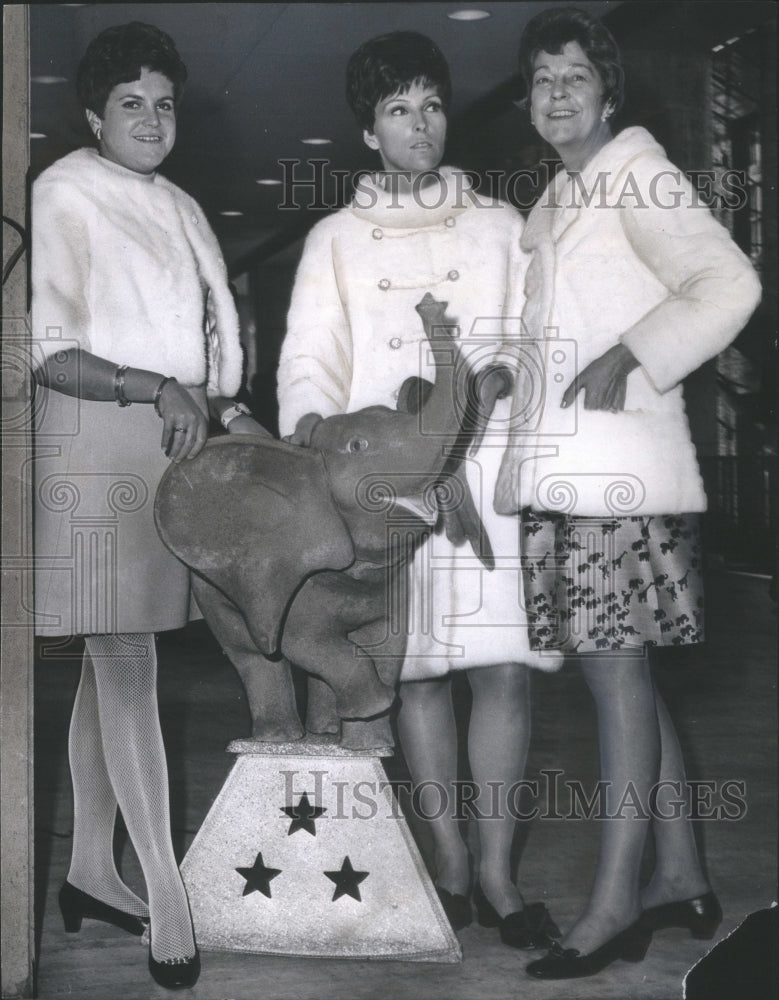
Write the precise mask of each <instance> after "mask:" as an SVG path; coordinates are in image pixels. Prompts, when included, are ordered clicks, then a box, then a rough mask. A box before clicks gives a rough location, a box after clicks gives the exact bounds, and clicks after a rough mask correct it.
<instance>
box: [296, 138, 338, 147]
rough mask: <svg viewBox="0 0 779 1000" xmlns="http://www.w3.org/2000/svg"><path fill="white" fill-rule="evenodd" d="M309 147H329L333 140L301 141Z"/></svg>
mask: <svg viewBox="0 0 779 1000" xmlns="http://www.w3.org/2000/svg"><path fill="white" fill-rule="evenodd" d="M300 141H301V142H304V143H305V144H306V145H307V146H329V145H330V143H331V142H332V141H333V140H332V139H301V140H300Z"/></svg>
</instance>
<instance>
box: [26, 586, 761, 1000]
mask: <svg viewBox="0 0 779 1000" xmlns="http://www.w3.org/2000/svg"><path fill="white" fill-rule="evenodd" d="M708 626H709V642H708V643H707V644H706V646H705V647H701V648H699V649H686V650H673V651H671V652H670V655H666V656H664V658H663V661H662V662H661V663H660V664H659V665H658V668H657V678H658V683H659V685H660V687H661V689H662V690H663V692H664V694H665V696H666V700H667V701H668V703H669V706H670V708H671V711H672V714H673V716H674V718H675V720H676V722H677V726H678V728H679V731H680V734H681V737H682V741H683V743H684V746H685V752H686V756H687V762H688V772H689V777H690V778H691V779H695V780H698V781H701V782H710V783H713V785H711V790H710V794H709V793H708V791H707V790H708V789H709V786H708V785H701V786H700V787H701V789H702V793H701V794H702V798H701V803H702V807H701V812H702V813H706V811H707V810H708V811H709V812H715V811H717V810H720V811H723V810H724V811H725V812H730V813H731V814H733V815H734V816H735V817H736V818H733V819H727V818H720V819H719V820H714V819H701V821H700V822H698V823H697V824H696V827H697V834H698V836H699V839H700V844H701V848H702V852H703V856H704V858H705V861H706V865H707V868H708V871H709V875H710V880H711V883H712V885H713V886H714V888H715V890H716V892H717V893H718V895H719V897H720V900H721V902H722V906H723V910H724V913H725V917H724V920H723V923H722V925H721V927H720V929H719V931H718V933H717V939H721V938H723V937H725V936H726V935H727V934H728V933H729V932H731V931H732V930H733V929H734V928H735V927H736V926H737V925H738V924H739V923H740V922H741V921H742V920H744V918H745V917H746V916H747V915H748V914H750V913H751V912H753V911H756V910H758V909H760V908H763V907H766V906H770V905H771V903H772V901H773V900H774V899H775V898H776V884H777V870H776V860H777V859H776V838H777V797H776V788H777V781H776V779H777V774H776V766H777V753H776V749H777V747H776V736H777V717H776V712H777V701H776V657H775V648H776V636H775V632H776V605H775V603H774V602H773V601H772V599H771V597H770V596H769V587H768V581H767V580H765V579H763V578H759V577H752V576H747V575H736V574H727V573H724V572H717V573H713V574H711V575H710V578H709V580H708ZM159 652H160V682H159V691H160V703H161V716H162V723H163V730H164V734H165V739H166V744H167V749H168V757H169V768H170V776H171V804H172V823H173V829H174V841H175V847H176V851H177V855H178V856H179V857H180V858H182V857H183V856H184V854H185V853H186V850H187V848H188V846H189V844H190V843H191V841H192V838H193V836H194V834H195V833H196V831H197V829H198V827H199V825H200V823H201V822H202V820H203V819H204V817H205V815H206V814H207V812H208V810H209V807H210V805H211V802H212V801H213V799H214V797H215V796H216V794H217V793H218V791H219V789H220V787H221V785H222V783H223V781H224V779H225V777H226V775H227V773H228V771H229V768H230V766H231V762H232V758H231V757H230V756H228V755H227V754H226V753H225V752H224V749H225V746H226V745H227V743H228V742H229V741H230V740H231V739H234V738H237V737H241V736H245V735H247V734H248V727H249V718H248V711H247V708H246V703H245V698H244V696H243V692H242V689H241V687H240V684H239V682H238V679H237V677H236V675H235V674H234V672H233V670H232V668H231V666H230V665H229V663H228V662H227V661H226V659H225V658H224V657H223V655H222V654H221V652H220V650H219V649H218V647H217V646H216V645H215V643H214V642H213V640H212V639H211V637H210V635H209V633H208V631H207V629H206V628H205V626H204V625H203V624H202V623H193V624H191V625H190V626H189V627H188V628H187V629H185V630H183V631H182V632H179V633H168V634H167V635H164V636H160V640H159ZM78 675H79V659H78V648H77V647H76V646H73V647H66V648H64V649H63V650H61V651H60V655H59V657H58V658H57V659H53V660H52V659H46V660H41V661H39V663H38V664H37V673H36V751H35V752H36V774H37V783H36V831H37V832H36V866H37V870H36V876H37V878H36V886H37V889H36V892H37V908H38V927H37V930H38V953H39V957H38V990H39V992H38V996H39V997H41V998H42V1000H60V998H65V997H70V998H72V997H77V998H79V1000H107V998H109V997H123V998H124V1000H141V998H143V1000H148V998H156V997H162V996H166V995H168V994H167V992H166V991H165V990H162V989H161V988H159V987H158V986H157V985H156V984H155V983H154V982H153V981H152V980H151V978H150V977H149V975H148V971H147V968H146V953H145V949H144V948H143V947H142V946H141V945H140V944H139V940H138V939H137V938H131V937H129V936H128V935H126V934H124V933H123V932H121V931H119V930H117V929H115V928H113V927H110V926H108V925H105V924H101V923H97V922H91V921H85V923H84V925H83V928H82V930H81V932H80V933H79V934H74V935H66V934H65V933H64V931H63V928H62V923H61V919H60V915H59V912H58V909H57V903H56V894H57V891H58V889H59V886H60V885H61V883H62V881H63V879H64V877H65V874H66V872H67V865H68V858H69V853H70V837H71V829H72V806H71V800H70V785H69V777H68V765H67V754H66V746H67V726H68V717H69V712H70V707H71V702H72V698H73V695H74V692H75V689H76V685H77V683H78ZM458 690H462V689H459V688H458ZM533 698H534V736H533V744H532V751H531V761H530V767H529V774H528V777H530V778H534V777H535V778H540V779H543V773H544V772H546V771H549V770H553V769H559V770H561V771H563V772H564V774H563V775H562V777H561V779H560V782H561V784H560V798H559V799H558V814H559V815H561V816H564V814H565V813H566V812H567V810H568V807H569V798H566V796H565V794H564V792H565V786H564V784H563V782H564V781H566V780H569V779H581V780H582V781H584V782H585V783H587V782H594V781H595V780H597V746H596V742H595V727H594V718H593V710H592V707H591V703H590V699H589V695H588V693H587V691H586V689H585V687H584V685H583V682H582V679H581V676H580V674H579V671H578V670H577V668H576V667H575V666H573V665H569V666H566V667H565V668H564V670H563V671H562V672H561V673H559V674H555V675H542V674H537V675H536V676H535V677H534V689H533ZM465 710H466V707H465V706H463V711H465ZM386 766H387V769H388V772H389V774H390V776H391V777H394V778H399V777H403V775H404V767H403V762H402V759H401V758H400V757H399V756H396V758H395V759H394V760H389V761H387V762H386ZM728 781H730V782H735V783H739V782H740V783H743V785H739V784H731V785H729V786H727V785H726V784H725V783H726V782H728ZM728 788H729V790H730V791H729V792H728ZM728 794H729V795H730V799H729V800H728V799H726V796H727V795H728ZM707 795H708V798H707ZM739 802H740V803H741V805H739ZM744 806H745V808H744ZM551 811H552V810H551V809H548V810H547V812H551ZM418 832H419V835H420V839H421V844H422V846H423V848H424V846H425V841H424V836H423V831H418ZM597 839H598V823H597V821H594V820H580V821H576V820H573V821H572V820H570V819H565V818H559V819H558V818H550V817H549V816H546V817H543V816H542V817H540V818H539V819H537V820H535V821H534V822H533V823H530V824H527V825H525V826H523V828H522V829H521V830H520V837H519V838H518V840H519V841H520V846H521V864H520V868H519V870H520V883H521V886H522V888H523V891H524V893H525V896H526V898H527V899H529V900H536V899H543V900H544V901H545V902H546V903H547V905H548V907H549V909H550V911H551V912H552V914H553V915H554V917H555V919H556V920H557V921H558V923H559V924H561V925H562V926H563V927H565V926H567V925H569V924H570V923H571V922H572V921H573V920H574V919H575V917H576V915H577V913H578V912H579V911H580V909H581V908H582V906H583V904H584V902H585V900H586V897H587V892H588V888H589V883H590V879H591V875H592V871H593V866H594V862H595V858H596V852H597ZM117 850H118V852H119V857H120V858H121V866H122V869H123V872H124V875H125V878H126V880H127V881H128V882H129V883H130V884H131V885H133V886H134V887H135V888H136V889H137V890H139V891H140V892H143V882H142V878H141V875H140V871H139V868H138V866H137V862H136V861H135V858H134V855H133V853H132V850H131V849H130V848H129V846H128V844H127V840H126V837H123V836H121V833H120V834H119V835H118V837H117ZM649 863H651V857H648V858H647V864H649ZM459 939H460V943H461V945H462V950H463V961H462V962H461V963H459V964H452V965H441V964H431V963H412V962H384V961H380V962H369V961H349V960H323V959H313V958H308V959H299V958H298V959H295V958H280V957H271V956H259V955H245V954H239V953H222V952H207V953H204V955H203V972H202V975H201V977H200V980H199V981H198V983H197V985H196V986H195V988H194V989H192V990H191V991H189V992H184V993H183V994H182V995H183V996H192V997H193V998H199V1000H259V998H261V997H262V998H265V997H267V998H273V1000H293V998H294V1000H314V998H316V1000H329V998H333V1000H335V998H337V1000H359V998H366V1000H367V998H370V1000H385V998H392V1000H403V998H407V1000H475V998H481V997H489V998H490V1000H504V998H506V1000H508V998H516V997H522V998H527V1000H545V998H551V997H554V998H556V1000H566V998H570V1000H574V998H575V1000H586V998H598V1000H607V998H620V1000H625V998H626V997H629V998H630V1000H649V998H652V1000H671V998H681V997H682V995H683V985H682V984H683V980H684V976H685V974H686V972H687V971H688V970H689V969H690V968H691V966H692V965H693V964H694V963H695V962H697V961H698V960H699V959H700V958H701V957H702V956H704V955H705V954H706V952H707V951H708V950H709V948H710V947H711V944H710V943H709V942H701V941H695V940H693V939H692V938H691V937H690V936H689V935H688V934H687V933H686V932H685V931H682V930H666V931H663V932H660V933H656V934H655V936H654V940H653V943H652V946H651V948H650V950H649V952H648V954H647V956H646V958H645V959H644V961H643V962H641V963H638V964H630V965H629V964H626V963H623V962H617V963H615V964H613V965H612V966H610V967H609V968H608V969H606V970H604V971H603V972H601V973H599V974H598V975H597V976H594V977H592V978H590V979H583V980H576V981H573V982H568V983H565V982H563V983H561V982H548V983H544V982H537V981H535V980H532V979H530V978H529V977H528V976H527V975H526V974H525V973H524V971H523V970H524V966H525V965H526V963H527V961H528V960H529V958H530V957H533V954H534V953H526V952H518V951H515V950H513V949H509V948H506V947H505V946H503V945H501V943H500V941H499V939H498V936H497V932H496V931H495V930H490V929H486V928H482V927H479V926H477V925H475V924H474V925H473V926H471V927H469V928H466V929H465V930H464V931H461V932H460V934H459ZM536 954H537V953H536ZM732 995H736V994H732ZM753 995H754V997H755V1000H758V997H759V996H760V995H759V993H757V992H754V993H752V992H750V987H749V977H748V974H747V975H742V977H741V988H740V989H739V993H738V997H739V1000H748V998H750V997H751V996H753ZM768 995H769V994H767V993H766V994H765V996H768Z"/></svg>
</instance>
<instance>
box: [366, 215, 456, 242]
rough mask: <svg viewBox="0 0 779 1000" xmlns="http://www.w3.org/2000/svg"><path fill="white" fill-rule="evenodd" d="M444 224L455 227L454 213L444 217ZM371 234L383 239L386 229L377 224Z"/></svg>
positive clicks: (375, 238) (449, 227)
mask: <svg viewBox="0 0 779 1000" xmlns="http://www.w3.org/2000/svg"><path fill="white" fill-rule="evenodd" d="M444 225H445V226H446V228H447V229H454V227H455V226H456V225H457V220H456V219H455V218H454V216H453V215H447V217H446V218H445V219H444ZM371 236H372V237H373V238H374V240H383V239H384V230H383V229H379V227H378V226H377V227H376V229H374V230H373V232H372V233H371Z"/></svg>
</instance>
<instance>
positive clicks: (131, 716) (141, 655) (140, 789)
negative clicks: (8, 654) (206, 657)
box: [86, 633, 195, 961]
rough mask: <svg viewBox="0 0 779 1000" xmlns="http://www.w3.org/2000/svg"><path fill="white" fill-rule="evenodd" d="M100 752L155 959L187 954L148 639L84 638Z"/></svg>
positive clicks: (190, 949) (187, 921) (190, 940)
mask: <svg viewBox="0 0 779 1000" xmlns="http://www.w3.org/2000/svg"><path fill="white" fill-rule="evenodd" d="M86 645H87V649H88V651H89V654H90V656H91V658H92V662H93V664H94V669H95V678H96V680H97V699H98V707H99V712H100V728H101V732H102V734H103V751H104V754H105V761H106V766H107V771H108V775H109V777H110V780H111V785H112V787H113V790H114V794H115V795H116V800H117V802H118V803H119V808H120V809H121V810H122V816H123V817H124V821H125V823H126V825H127V830H128V832H129V834H130V839H131V841H132V844H133V847H134V848H135V851H136V853H137V855H138V860H139V861H140V863H141V868H142V869H143V875H144V879H145V881H146V889H147V892H148V894H149V915H150V919H151V935H152V951H153V955H154V958H155V959H156V960H157V961H165V960H168V959H175V958H179V959H182V958H190V957H191V956H193V955H194V953H195V940H194V935H193V931H192V920H191V918H190V914H189V904H188V901H187V894H186V891H185V889H184V883H183V882H182V881H181V875H180V874H179V870H178V865H177V864H176V858H175V855H174V853H173V844H172V843H171V835H170V808H169V802H168V767H167V761H166V759H165V747H164V745H163V742H162V731H161V729H160V721H159V712H158V707H157V653H156V650H155V647H154V636H153V635H149V634H140V633H135V634H132V635H100V636H89V637H88V638H87V640H86Z"/></svg>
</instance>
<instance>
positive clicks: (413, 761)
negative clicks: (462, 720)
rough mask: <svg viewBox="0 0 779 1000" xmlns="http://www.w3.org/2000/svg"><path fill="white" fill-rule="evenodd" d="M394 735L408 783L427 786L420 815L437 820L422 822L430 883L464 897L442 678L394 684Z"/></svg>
mask: <svg viewBox="0 0 779 1000" xmlns="http://www.w3.org/2000/svg"><path fill="white" fill-rule="evenodd" d="M398 732H399V735H400V742H401V745H402V747H403V753H404V755H405V757H406V760H407V762H408V766H409V770H410V771H411V777H412V780H413V782H414V784H415V785H417V786H418V785H421V784H422V783H423V782H430V783H431V784H430V785H429V786H426V787H425V788H424V789H423V790H422V793H421V795H420V796H419V807H420V809H421V811H422V813H423V814H424V815H425V816H426V817H437V818H431V819H429V820H428V826H429V828H430V832H431V835H432V838H433V849H434V855H435V867H436V884H437V885H438V886H440V887H441V888H442V889H446V890H447V891H448V892H451V893H454V894H457V895H460V896H466V895H467V894H468V889H469V882H470V867H469V862H468V849H467V847H466V846H465V841H464V840H463V838H462V836H461V834H460V826H459V822H458V821H457V820H456V819H455V818H454V804H455V801H456V799H455V784H454V783H455V781H456V779H457V727H456V722H455V717H454V709H453V707H452V687H451V681H450V679H449V678H448V677H447V678H444V679H442V680H438V679H434V680H424V681H408V682H406V683H403V684H401V685H400V711H399V713H398ZM436 786H437V787H436ZM438 789H442V790H443V794H445V795H446V796H447V803H446V806H447V808H446V809H445V810H443V813H442V814H441V815H439V813H441V812H442V811H441V794H442V793H441V791H439V790H438ZM415 801H416V800H415Z"/></svg>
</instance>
